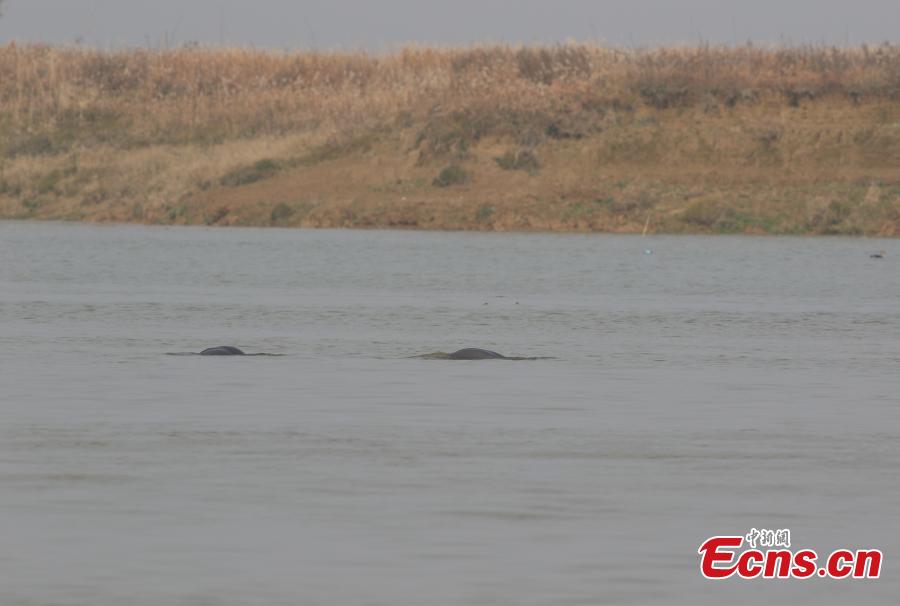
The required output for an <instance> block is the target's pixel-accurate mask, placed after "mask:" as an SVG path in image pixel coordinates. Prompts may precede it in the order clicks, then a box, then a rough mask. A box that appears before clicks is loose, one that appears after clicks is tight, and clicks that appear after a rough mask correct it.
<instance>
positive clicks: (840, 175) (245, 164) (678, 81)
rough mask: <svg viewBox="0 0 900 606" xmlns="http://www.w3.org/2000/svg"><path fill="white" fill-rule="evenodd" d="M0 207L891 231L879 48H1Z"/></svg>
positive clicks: (893, 78) (898, 210)
mask: <svg viewBox="0 0 900 606" xmlns="http://www.w3.org/2000/svg"><path fill="white" fill-rule="evenodd" d="M0 218H29V219H66V220H85V221H133V222H144V223H166V224H208V225H280V226H304V227H408V228H420V229H478V230H551V231H614V232H640V231H642V230H644V229H645V228H646V229H647V230H649V231H651V232H656V233H659V232H668V233H678V232H690V233H703V232H721V233H775V234H801V233H809V234H867V235H886V236H896V235H900V49H898V48H896V47H893V46H879V47H875V48H868V47H860V48H853V49H832V48H818V47H817V48H788V49H757V48H753V47H740V48H664V49H655V50H644V51H633V50H628V51H624V50H620V49H607V48H600V47H594V46H560V47H552V48H542V47H536V48H530V47H526V48H510V47H502V46H494V47H475V48H468V49H431V48H411V49H405V50H402V51H399V52H397V53H394V54H391V55H384V56H370V55H366V54H362V53H294V54H277V53H267V52H262V51H250V50H242V49H181V50H173V51H165V52H150V51H142V50H131V51H121V52H101V51H93V50H84V49H71V48H59V47H45V46H25V47H22V46H16V45H8V46H5V47H0Z"/></svg>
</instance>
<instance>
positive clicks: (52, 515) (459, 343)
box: [0, 223, 900, 606]
mask: <svg viewBox="0 0 900 606" xmlns="http://www.w3.org/2000/svg"><path fill="white" fill-rule="evenodd" d="M646 248H652V250H653V254H651V255H648V254H645V252H644V251H645V249H646ZM879 249H885V250H886V251H887V256H886V258H885V259H883V260H872V259H870V258H869V257H868V253H869V252H871V251H873V250H879ZM221 344H234V345H238V346H240V347H241V348H243V349H245V351H250V352H270V353H280V354H285V355H284V356H283V357H252V358H206V357H202V358H201V357H195V356H188V357H176V356H167V355H165V354H166V353H167V352H180V351H199V350H200V349H202V348H204V347H207V346H212V345H221ZM466 346H479V347H486V348H490V349H496V350H498V351H501V352H503V353H506V354H510V355H521V356H553V357H554V359H551V360H539V361H528V362H502V361H488V362H454V361H439V360H422V359H415V358H410V356H415V355H417V354H422V353H428V352H433V351H438V350H441V351H453V350H455V349H458V348H461V347H466ZM898 377H900V242H897V241H879V240H853V239H827V238H821V239H787V238H786V239H776V238H750V237H734V238H732V237H649V238H644V239H642V238H639V237H627V236H581V235H502V234H467V233H458V234H457V233H452V234H451V233H415V232H347V231H299V230H297V231H291V230H253V229H241V230H231V229H200V228H146V227H133V226H115V227H96V226H85V225H59V224H28V223H5V224H4V223H0V537H2V547H0V604H3V605H4V606H5V605H13V606H15V605H23V606H31V605H51V604H53V605H61V606H69V605H79V606H80V605H85V606H87V605H90V606H105V605H116V606H119V605H136V606H145V605H146V606H151V605H152V606H157V605H162V604H177V605H181V604H184V605H191V606H193V605H196V606H217V605H229V606H230V605H245V604H260V605H279V606H280V605H285V606H287V605H297V604H302V605H317V604H321V605H329V606H330V605H355V604H366V605H382V604H383V605H386V606H388V605H389V606H395V605H407V604H408V605H411V606H412V605H415V606H422V605H431V604H435V605H455V604H472V605H494V604H503V605H506V604H509V605H523V604H534V605H565V604H680V603H700V604H718V603H723V602H726V601H730V602H731V603H738V604H744V603H752V602H755V601H759V600H769V601H770V602H772V603H795V604H801V603H804V604H806V603H808V604H832V603H835V604H837V603H866V604H876V603H879V604H895V603H896V599H897V596H898V595H900V575H898V573H897V563H898V562H900V521H898V512H900V471H898V469H900V410H898V407H900V378H898ZM751 527H756V528H760V527H764V528H789V529H791V531H792V539H793V542H794V545H795V547H796V548H798V549H799V548H814V549H817V550H818V551H819V552H820V553H827V552H830V551H831V550H832V549H835V548H838V547H853V548H870V547H872V548H881V549H882V550H883V551H884V553H885V563H884V567H883V572H882V578H881V579H880V580H878V581H825V580H820V579H813V580H809V581H805V582H798V581H788V582H774V581H736V580H729V581H725V582H719V583H711V582H708V581H704V580H703V579H702V578H701V576H700V574H699V566H698V556H697V553H696V552H697V548H698V546H699V545H700V543H701V542H702V541H703V540H704V539H706V538H707V537H709V536H711V535H714V534H744V533H746V532H747V531H748V530H749V529H750V528H751Z"/></svg>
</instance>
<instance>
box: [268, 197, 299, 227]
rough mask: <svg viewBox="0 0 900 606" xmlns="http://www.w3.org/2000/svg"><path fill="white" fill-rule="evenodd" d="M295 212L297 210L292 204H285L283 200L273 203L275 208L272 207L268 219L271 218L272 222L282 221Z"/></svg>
mask: <svg viewBox="0 0 900 606" xmlns="http://www.w3.org/2000/svg"><path fill="white" fill-rule="evenodd" d="M295 212H297V209H295V208H294V207H293V206H290V205H289V204H285V203H284V202H279V203H278V204H276V205H275V208H273V209H272V214H271V215H270V219H271V220H272V223H282V222H284V221H287V220H288V219H290V218H291V216H292V215H293V214H294V213H295Z"/></svg>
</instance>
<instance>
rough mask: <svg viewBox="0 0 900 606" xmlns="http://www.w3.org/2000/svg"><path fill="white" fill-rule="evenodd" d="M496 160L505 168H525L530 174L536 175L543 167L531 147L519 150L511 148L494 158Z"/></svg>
mask: <svg viewBox="0 0 900 606" xmlns="http://www.w3.org/2000/svg"><path fill="white" fill-rule="evenodd" d="M494 161H495V162H496V163H497V164H498V165H499V166H500V168H502V169H503V170H524V171H525V172H527V173H528V174H529V175H535V174H537V172H538V169H539V168H540V167H541V165H540V163H539V162H538V159H537V156H535V155H534V152H532V151H531V150H529V149H523V150H519V151H513V150H509V151H508V152H506V153H505V154H503V155H502V156H499V157H497V158H494Z"/></svg>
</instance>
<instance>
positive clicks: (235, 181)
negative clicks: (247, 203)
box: [219, 159, 281, 187]
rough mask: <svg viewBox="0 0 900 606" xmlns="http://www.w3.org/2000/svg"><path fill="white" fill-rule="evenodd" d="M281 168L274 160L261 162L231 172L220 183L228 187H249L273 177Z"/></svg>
mask: <svg viewBox="0 0 900 606" xmlns="http://www.w3.org/2000/svg"><path fill="white" fill-rule="evenodd" d="M279 168H281V167H280V166H279V165H278V163H277V162H275V161H274V160H268V159H266V160H260V161H259V162H256V163H254V164H252V165H250V166H242V167H241V168H236V169H235V170H233V171H231V172H230V173H228V174H227V175H225V176H224V177H222V179H221V180H220V181H219V182H220V183H221V184H222V185H224V186H226V187H238V186H241V185H249V184H250V183H256V182H257V181H262V180H263V179H265V178H267V177H271V176H272V175H273V174H275V173H276V172H278V170H279Z"/></svg>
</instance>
